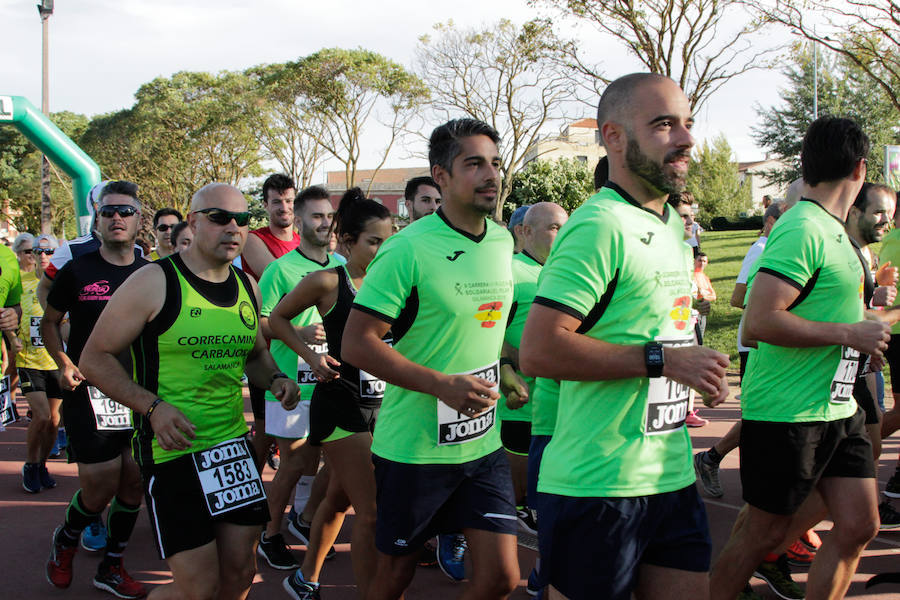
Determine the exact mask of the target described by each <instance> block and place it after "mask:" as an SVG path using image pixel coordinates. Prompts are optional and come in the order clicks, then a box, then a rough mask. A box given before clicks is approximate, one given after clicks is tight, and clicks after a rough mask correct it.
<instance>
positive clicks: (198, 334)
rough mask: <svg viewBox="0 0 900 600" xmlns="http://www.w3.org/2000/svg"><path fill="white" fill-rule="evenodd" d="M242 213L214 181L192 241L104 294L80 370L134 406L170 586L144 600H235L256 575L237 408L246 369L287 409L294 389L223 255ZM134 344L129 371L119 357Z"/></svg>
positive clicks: (251, 294)
mask: <svg viewBox="0 0 900 600" xmlns="http://www.w3.org/2000/svg"><path fill="white" fill-rule="evenodd" d="M249 216H250V215H249V213H248V211H247V202H246V200H245V199H244V196H243V195H242V194H241V192H240V191H239V190H237V189H236V188H234V187H232V186H230V185H226V184H222V183H212V184H209V185H206V186H204V187H203V188H201V189H200V190H199V191H198V192H197V193H196V194H194V197H193V198H192V199H191V212H190V214H189V215H188V223H189V224H190V227H191V229H192V231H193V233H194V242H193V243H192V244H191V246H190V247H189V248H188V249H187V250H184V251H182V252H179V253H176V254H173V255H170V256H168V257H166V258H165V259H162V260H160V261H157V262H156V263H153V264H151V265H148V266H146V267H144V268H143V269H141V270H140V271H138V272H137V273H135V274H134V276H133V277H132V278H130V279H129V280H128V281H127V282H126V283H125V284H124V285H123V286H122V287H121V288H120V289H119V291H118V292H117V293H116V294H115V295H114V296H113V297H112V299H111V300H110V301H109V304H108V305H107V308H106V309H105V310H104V312H103V314H102V315H101V317H100V320H99V321H98V323H97V327H96V328H95V330H94V331H95V332H103V335H92V336H91V338H90V339H89V340H88V343H87V346H86V347H85V351H84V354H83V355H82V360H81V364H80V367H81V369H82V371H83V372H84V373H85V375H86V376H87V377H89V378H90V379H91V380H92V381H95V382H96V384H97V386H98V387H99V388H100V389H101V390H103V391H104V392H106V393H107V394H109V395H110V396H112V397H116V398H123V399H125V400H124V401H123V403H125V404H126V405H127V406H129V407H130V408H131V409H132V410H133V411H134V415H135V421H136V423H135V428H136V429H137V434H136V436H135V440H134V442H133V448H134V454H135V458H136V460H137V461H138V463H139V464H140V466H141V474H142V476H143V478H144V484H145V488H146V497H147V504H148V510H149V512H150V514H151V523H152V527H153V532H154V537H155V539H156V543H157V548H158V550H159V553H160V557H161V558H164V559H165V560H166V561H167V563H168V565H169V568H170V569H171V571H172V576H173V578H174V582H173V583H172V584H169V585H165V586H161V587H157V588H155V589H154V590H153V591H152V592H151V594H150V598H153V599H154V600H161V599H167V598H182V597H200V598H212V597H216V598H222V599H229V600H232V599H242V598H245V597H246V596H247V594H248V592H249V591H250V585H251V583H252V581H253V576H254V574H255V572H256V559H255V552H256V544H257V540H258V539H259V531H260V527H261V526H262V525H263V524H265V523H266V522H267V521H268V520H269V511H268V506H267V503H266V496H265V492H264V490H263V485H262V481H261V480H260V477H259V472H258V471H257V469H256V465H255V463H254V460H253V458H254V456H253V450H252V448H251V446H250V443H249V441H248V440H247V433H248V428H247V423H246V421H245V420H244V416H243V395H242V387H241V375H242V374H243V373H245V372H246V373H247V376H248V377H249V378H250V380H251V381H252V382H254V383H255V384H256V385H258V386H260V387H263V388H265V389H268V390H270V391H271V392H272V394H274V395H275V396H276V397H277V398H278V399H279V400H280V401H281V403H282V404H283V405H284V407H285V408H286V409H291V408H293V407H294V406H295V405H296V404H297V400H298V394H299V390H298V388H297V383H296V382H295V381H294V379H293V377H288V376H287V375H285V374H284V373H281V372H279V371H278V368H277V366H276V365H275V362H274V361H273V360H272V357H271V355H270V354H269V351H268V350H267V349H266V344H265V341H264V339H263V336H262V335H261V334H260V332H259V327H258V324H259V303H260V294H259V289H258V288H257V285H256V283H255V282H254V281H253V279H252V278H250V277H248V276H247V275H246V274H244V273H243V271H241V270H240V269H236V268H234V267H233V266H232V264H231V262H232V261H233V260H234V258H235V257H236V256H238V255H240V253H241V250H242V248H243V246H244V242H245V241H246V239H247V230H248V227H247V225H248V221H249ZM128 348H131V350H132V354H133V355H134V357H135V361H134V362H135V365H136V372H135V380H134V381H132V379H131V377H129V375H128V374H127V373H126V372H125V370H124V369H122V368H121V366H120V365H119V364H118V362H116V360H115V356H116V355H117V354H118V353H120V352H123V351H125V350H127V349H128Z"/></svg>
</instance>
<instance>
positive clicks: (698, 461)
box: [694, 452, 725, 498]
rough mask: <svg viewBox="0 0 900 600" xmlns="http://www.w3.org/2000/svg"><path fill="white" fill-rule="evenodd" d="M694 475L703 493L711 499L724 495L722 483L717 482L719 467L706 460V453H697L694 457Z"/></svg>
mask: <svg viewBox="0 0 900 600" xmlns="http://www.w3.org/2000/svg"><path fill="white" fill-rule="evenodd" d="M694 473H696V474H697V481H699V482H700V487H702V488H703V491H704V492H706V494H707V495H708V496H710V497H712V498H721V497H722V496H724V495H725V491H724V490H723V489H722V483H721V482H720V481H719V465H717V464H715V463H713V462H710V461H707V460H706V452H698V453H697V454H695V455H694Z"/></svg>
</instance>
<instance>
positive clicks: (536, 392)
mask: <svg viewBox="0 0 900 600" xmlns="http://www.w3.org/2000/svg"><path fill="white" fill-rule="evenodd" d="M528 403H529V404H530V405H531V435H553V430H554V429H555V428H556V409H557V408H558V407H559V382H558V381H556V380H555V379H547V378H546V377H536V378H535V380H534V385H533V386H532V387H531V400H529V401H528Z"/></svg>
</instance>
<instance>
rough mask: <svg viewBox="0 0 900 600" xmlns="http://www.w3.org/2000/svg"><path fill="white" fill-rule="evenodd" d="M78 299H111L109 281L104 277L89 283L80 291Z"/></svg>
mask: <svg viewBox="0 0 900 600" xmlns="http://www.w3.org/2000/svg"><path fill="white" fill-rule="evenodd" d="M78 300H80V301H82V302H84V301H87V300H109V281H107V280H105V279H103V280H101V281H95V282H94V283H89V284H87V285H86V286H84V287H83V288H81V291H80V292H78Z"/></svg>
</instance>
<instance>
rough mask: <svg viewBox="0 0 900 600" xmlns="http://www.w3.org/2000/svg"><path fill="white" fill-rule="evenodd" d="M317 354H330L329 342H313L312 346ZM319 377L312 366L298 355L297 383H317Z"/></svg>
mask: <svg viewBox="0 0 900 600" xmlns="http://www.w3.org/2000/svg"><path fill="white" fill-rule="evenodd" d="M310 348H312V349H313V350H314V351H315V353H316V354H328V344H326V343H324V342H323V343H321V344H313V345H311V346H310ZM317 381H318V379H316V374H315V373H313V371H312V368H310V366H309V364H308V363H307V362H306V361H305V360H303V359H302V358H301V357H299V356H298V357H297V383H298V384H300V385H315V384H316V382H317Z"/></svg>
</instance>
